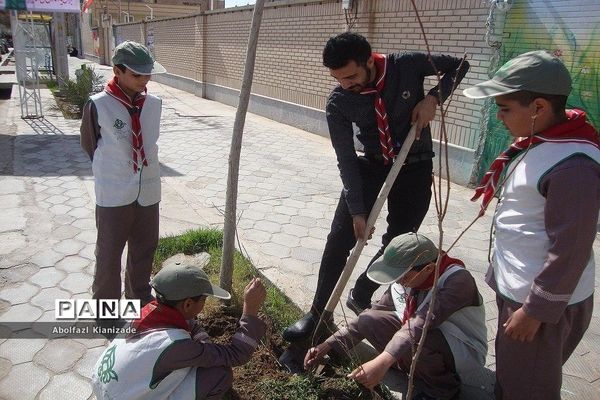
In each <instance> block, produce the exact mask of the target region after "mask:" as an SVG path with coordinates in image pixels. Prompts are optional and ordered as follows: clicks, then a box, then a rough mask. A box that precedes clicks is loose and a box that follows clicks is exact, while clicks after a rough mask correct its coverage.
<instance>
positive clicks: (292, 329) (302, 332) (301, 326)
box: [281, 311, 319, 342]
mask: <svg viewBox="0 0 600 400" xmlns="http://www.w3.org/2000/svg"><path fill="white" fill-rule="evenodd" d="M318 322H319V317H318V316H317V315H316V313H313V312H312V311H311V312H309V313H307V314H306V315H305V316H304V317H302V318H300V319H299V320H298V321H296V323H295V324H293V325H290V326H288V327H287V328H285V330H284V331H283V334H282V335H281V336H283V338H284V339H285V340H287V341H288V342H297V341H299V340H304V339H308V338H309V337H310V335H312V333H313V332H314V330H315V328H316V327H317V323H318Z"/></svg>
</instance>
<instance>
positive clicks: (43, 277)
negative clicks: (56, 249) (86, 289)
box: [30, 257, 65, 288]
mask: <svg viewBox="0 0 600 400" xmlns="http://www.w3.org/2000/svg"><path fill="white" fill-rule="evenodd" d="M61 258H62V257H61ZM64 278H65V273H64V272H63V271H60V270H57V269H56V268H53V267H48V268H42V269H41V270H40V271H39V272H38V273H36V274H35V275H33V276H32V277H31V278H30V282H31V283H35V284H36V285H38V286H41V287H43V288H47V287H52V286H56V284H57V283H58V282H60V281H62V280H63V279H64Z"/></svg>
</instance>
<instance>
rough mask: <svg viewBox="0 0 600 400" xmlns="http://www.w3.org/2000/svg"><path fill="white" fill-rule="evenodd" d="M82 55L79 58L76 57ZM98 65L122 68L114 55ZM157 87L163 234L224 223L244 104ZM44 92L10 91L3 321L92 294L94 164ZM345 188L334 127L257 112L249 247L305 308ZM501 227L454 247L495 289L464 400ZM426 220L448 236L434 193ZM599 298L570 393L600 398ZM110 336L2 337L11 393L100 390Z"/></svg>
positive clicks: (459, 211)
mask: <svg viewBox="0 0 600 400" xmlns="http://www.w3.org/2000/svg"><path fill="white" fill-rule="evenodd" d="M81 63H82V60H78V59H73V58H70V70H71V71H74V69H75V68H77V66H78V65H79V64H81ZM86 63H87V62H86ZM95 67H96V70H97V71H98V72H101V73H103V74H105V75H106V76H110V74H111V72H110V68H108V67H105V66H98V65H96V66H95ZM148 89H149V92H150V93H153V94H156V95H158V96H160V97H161V98H162V99H163V118H162V123H161V138H160V141H159V147H160V160H161V164H162V166H161V167H162V182H163V196H162V199H163V200H162V201H161V206H160V212H161V221H160V223H161V235H162V236H164V235H168V234H178V233H181V232H183V231H185V230H186V229H190V228H198V227H209V226H214V227H220V226H222V215H221V212H222V210H223V209H224V204H225V187H226V181H227V161H228V152H229V146H230V138H231V132H232V128H233V120H234V115H235V109H234V108H232V107H228V106H225V105H223V104H220V103H216V102H211V101H207V100H203V99H200V98H198V97H196V96H194V95H192V94H189V93H186V92H183V91H180V90H177V89H174V88H172V87H169V86H165V85H161V84H158V83H155V82H151V83H150V84H149V86H148ZM42 99H43V105H44V115H45V119H44V120H27V121H26V120H22V119H21V118H20V108H19V104H18V90H16V88H15V90H13V95H12V99H10V100H0V126H2V130H1V131H0V322H8V321H11V322H17V321H34V320H35V321H52V320H53V319H54V300H55V299H59V298H89V297H90V286H91V281H92V275H93V268H94V265H93V264H94V263H93V260H94V245H95V239H96V230H95V222H94V204H95V203H94V198H93V180H92V176H91V164H90V162H89V160H88V159H87V158H86V156H85V155H84V153H83V151H82V150H81V149H80V147H79V121H76V120H65V119H64V118H63V117H62V115H61V114H60V112H59V111H57V110H56V109H55V108H54V104H55V103H54V100H53V98H52V96H51V94H50V92H49V91H48V90H42ZM444 185H445V184H444ZM340 190H341V182H340V179H339V173H338V170H337V167H336V161H335V156H334V153H333V150H332V148H331V145H330V143H329V140H328V139H326V138H323V137H319V136H317V135H313V134H311V133H308V132H304V131H301V130H298V129H295V128H292V127H290V126H287V125H283V124H279V123H276V122H274V121H271V120H269V119H266V118H262V117H259V116H256V115H252V114H249V115H248V117H247V121H246V129H245V134H244V142H243V150H242V161H241V167H240V184H239V204H238V212H239V236H240V243H241V245H242V247H243V249H242V250H243V251H244V252H245V253H247V254H248V256H249V257H250V258H251V260H252V261H253V262H254V264H255V265H256V266H257V267H258V268H260V270H261V271H262V272H263V273H264V274H265V276H267V277H268V278H269V279H270V280H271V281H273V282H274V283H275V284H276V285H277V286H279V287H280V288H281V289H282V290H284V291H285V293H286V294H287V295H288V296H289V297H290V298H291V299H292V300H294V301H295V302H296V303H297V304H298V305H300V306H301V307H302V308H304V309H307V308H308V307H309V306H310V302H311V301H312V295H313V293H314V290H315V288H316V280H317V273H318V267H319V262H320V257H321V252H322V249H323V247H324V244H325V238H326V235H327V233H328V230H329V225H330V223H331V218H332V216H333V211H334V209H335V206H336V203H337V200H338V196H339V192H340ZM470 196H471V190H470V189H467V188H464V187H461V186H457V185H451V195H450V201H449V208H448V213H447V216H446V219H445V220H444V227H445V240H444V242H445V243H447V244H449V243H451V242H452V241H453V240H454V239H455V238H456V237H457V236H458V235H459V234H460V232H461V231H462V230H463V229H464V228H465V227H466V226H467V225H468V224H469V223H470V222H471V220H472V219H473V218H474V217H475V215H476V214H477V211H478V206H477V205H476V204H472V203H470V202H469V201H468V199H469V198H470ZM489 227H490V217H489V216H486V217H484V218H482V219H480V220H479V221H477V222H476V223H475V225H474V226H473V227H472V228H471V229H470V230H469V231H468V232H467V233H466V234H465V236H464V237H463V238H462V239H461V241H460V242H459V244H458V245H457V246H456V248H455V249H454V250H453V255H455V256H457V257H459V258H462V259H463V260H464V261H465V263H466V264H467V266H468V268H469V269H470V270H471V272H472V273H473V275H474V276H475V279H476V280H477V283H478V285H479V289H480V291H481V293H482V295H483V297H484V299H485V302H486V314H487V320H488V337H489V340H490V342H489V345H490V346H489V356H488V360H487V366H488V368H489V369H488V370H487V371H482V373H481V374H479V375H476V376H473V378H472V379H471V380H470V381H468V382H466V386H465V391H464V392H465V393H464V395H463V398H464V399H487V398H490V395H489V393H490V391H491V384H490V380H489V379H490V377H491V376H492V372H491V371H492V370H493V368H494V348H493V338H494V335H495V333H496V327H495V325H496V317H497V311H496V306H495V303H494V295H493V292H492V291H491V290H490V289H488V287H487V286H486V285H485V284H484V283H483V274H484V272H485V270H486V268H487V253H488V251H487V248H488V239H489ZM383 231H384V225H383V224H382V223H381V222H380V223H378V225H377V230H376V235H375V237H374V238H373V240H372V242H371V243H370V245H369V246H367V247H366V249H365V251H364V254H363V255H362V257H361V259H360V261H359V266H358V268H357V271H356V272H355V274H354V276H353V279H355V278H356V277H357V276H358V274H359V272H361V271H362V268H364V267H365V265H366V264H367V262H368V260H369V259H370V258H371V257H372V256H373V254H374V253H375V252H376V251H377V249H378V243H379V241H380V235H381V233H382V232H383ZM421 231H422V232H423V233H424V234H426V235H429V236H430V237H432V239H436V238H437V236H438V229H437V219H436V217H435V206H434V203H433V202H432V205H431V208H430V212H429V214H428V215H427V217H426V219H425V222H424V225H423V227H422V229H421ZM595 249H596V252H597V253H598V250H600V241H598V240H596V243H595ZM597 286H598V278H597V279H596V287H597ZM599 302H600V301H599V300H598V299H596V300H595V306H596V307H595V310H596V311H595V312H594V316H593V319H592V323H591V326H590V329H589V330H588V332H587V333H586V335H585V337H584V339H583V341H582V342H581V344H580V345H579V347H578V348H577V350H576V352H575V354H574V355H573V357H571V359H570V360H569V362H568V363H567V364H566V365H565V368H564V385H563V398H564V399H582V400H583V399H599V398H600V305H599V304H598V303H599ZM337 315H338V320H339V315H340V314H339V310H338V313H337ZM105 345H106V341H105V340H102V339H94V340H90V339H59V340H47V339H43V338H39V339H9V340H6V339H0V398H2V399H11V400H12V399H15V400H20V399H56V398H61V399H62V398H65V399H89V398H93V396H92V393H91V388H90V385H89V378H90V376H91V368H92V367H93V365H94V363H95V361H96V359H97V357H98V355H99V354H100V353H101V352H102V351H103V349H104V346H105Z"/></svg>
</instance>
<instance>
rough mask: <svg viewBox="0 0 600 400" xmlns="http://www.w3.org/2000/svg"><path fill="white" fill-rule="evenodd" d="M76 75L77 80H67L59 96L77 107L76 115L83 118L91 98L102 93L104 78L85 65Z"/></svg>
mask: <svg viewBox="0 0 600 400" xmlns="http://www.w3.org/2000/svg"><path fill="white" fill-rule="evenodd" d="M75 75H76V79H75V80H72V79H67V80H65V82H64V85H63V87H62V88H61V89H60V94H59V95H60V96H61V97H63V98H64V100H65V101H66V102H67V103H70V104H71V105H73V106H74V107H75V111H76V113H77V114H78V116H79V118H81V114H82V113H83V106H84V105H85V103H87V101H88V100H89V99H90V96H91V95H93V94H94V93H98V92H100V91H102V88H103V86H102V85H103V78H102V76H101V75H99V74H97V73H96V72H95V71H94V68H89V67H87V66H86V65H85V64H84V65H82V66H81V69H79V70H77V71H76V72H75Z"/></svg>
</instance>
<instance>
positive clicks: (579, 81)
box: [478, 1, 600, 179]
mask: <svg viewBox="0 0 600 400" xmlns="http://www.w3.org/2000/svg"><path fill="white" fill-rule="evenodd" d="M558 3H561V2H559V1H548V2H545V3H541V2H536V3H535V5H532V4H531V2H522V3H520V4H519V5H518V7H517V6H515V7H514V8H513V9H512V10H510V11H509V12H508V16H507V20H506V25H505V29H504V37H505V38H504V41H503V44H502V47H501V48H500V61H499V63H498V67H500V66H502V65H503V64H504V63H505V62H506V61H508V60H510V59H511V58H513V57H515V56H517V55H519V54H521V53H525V52H527V51H532V50H547V51H550V52H552V53H553V54H554V55H556V56H557V57H560V58H561V59H562V61H563V62H564V63H565V65H566V66H567V68H568V69H569V72H570V73H571V78H572V80H573V90H572V91H571V95H570V96H569V98H568V101H567V107H568V108H580V109H583V110H585V111H586V113H587V116H588V120H589V121H590V122H591V123H592V124H593V125H594V126H595V127H596V128H599V127H600V15H598V14H597V13H594V12H590V13H588V14H587V15H588V17H587V18H583V19H582V17H581V15H576V16H575V17H569V16H568V15H569V14H568V13H563V14H561V12H559V11H556V10H555V9H554V5H556V4H558ZM562 3H563V4H564V3H566V2H562ZM575 3H576V2H570V4H572V6H573V7H576V4H575ZM565 15H567V16H565ZM496 112H497V107H496V105H495V103H494V102H492V106H491V109H490V114H489V116H490V117H489V120H488V123H487V129H488V132H487V135H486V142H485V147H484V150H483V153H482V156H481V162H480V164H479V171H478V176H479V179H480V178H481V177H482V176H483V174H485V172H486V171H487V169H488V167H489V165H490V164H491V163H492V161H493V160H494V159H495V158H496V157H497V156H498V154H500V152H502V151H503V150H504V149H506V148H507V147H508V145H509V144H510V143H511V141H512V138H511V136H510V135H509V134H508V131H507V130H506V128H505V127H504V125H503V124H502V123H501V122H499V121H498V120H497V119H496Z"/></svg>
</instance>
